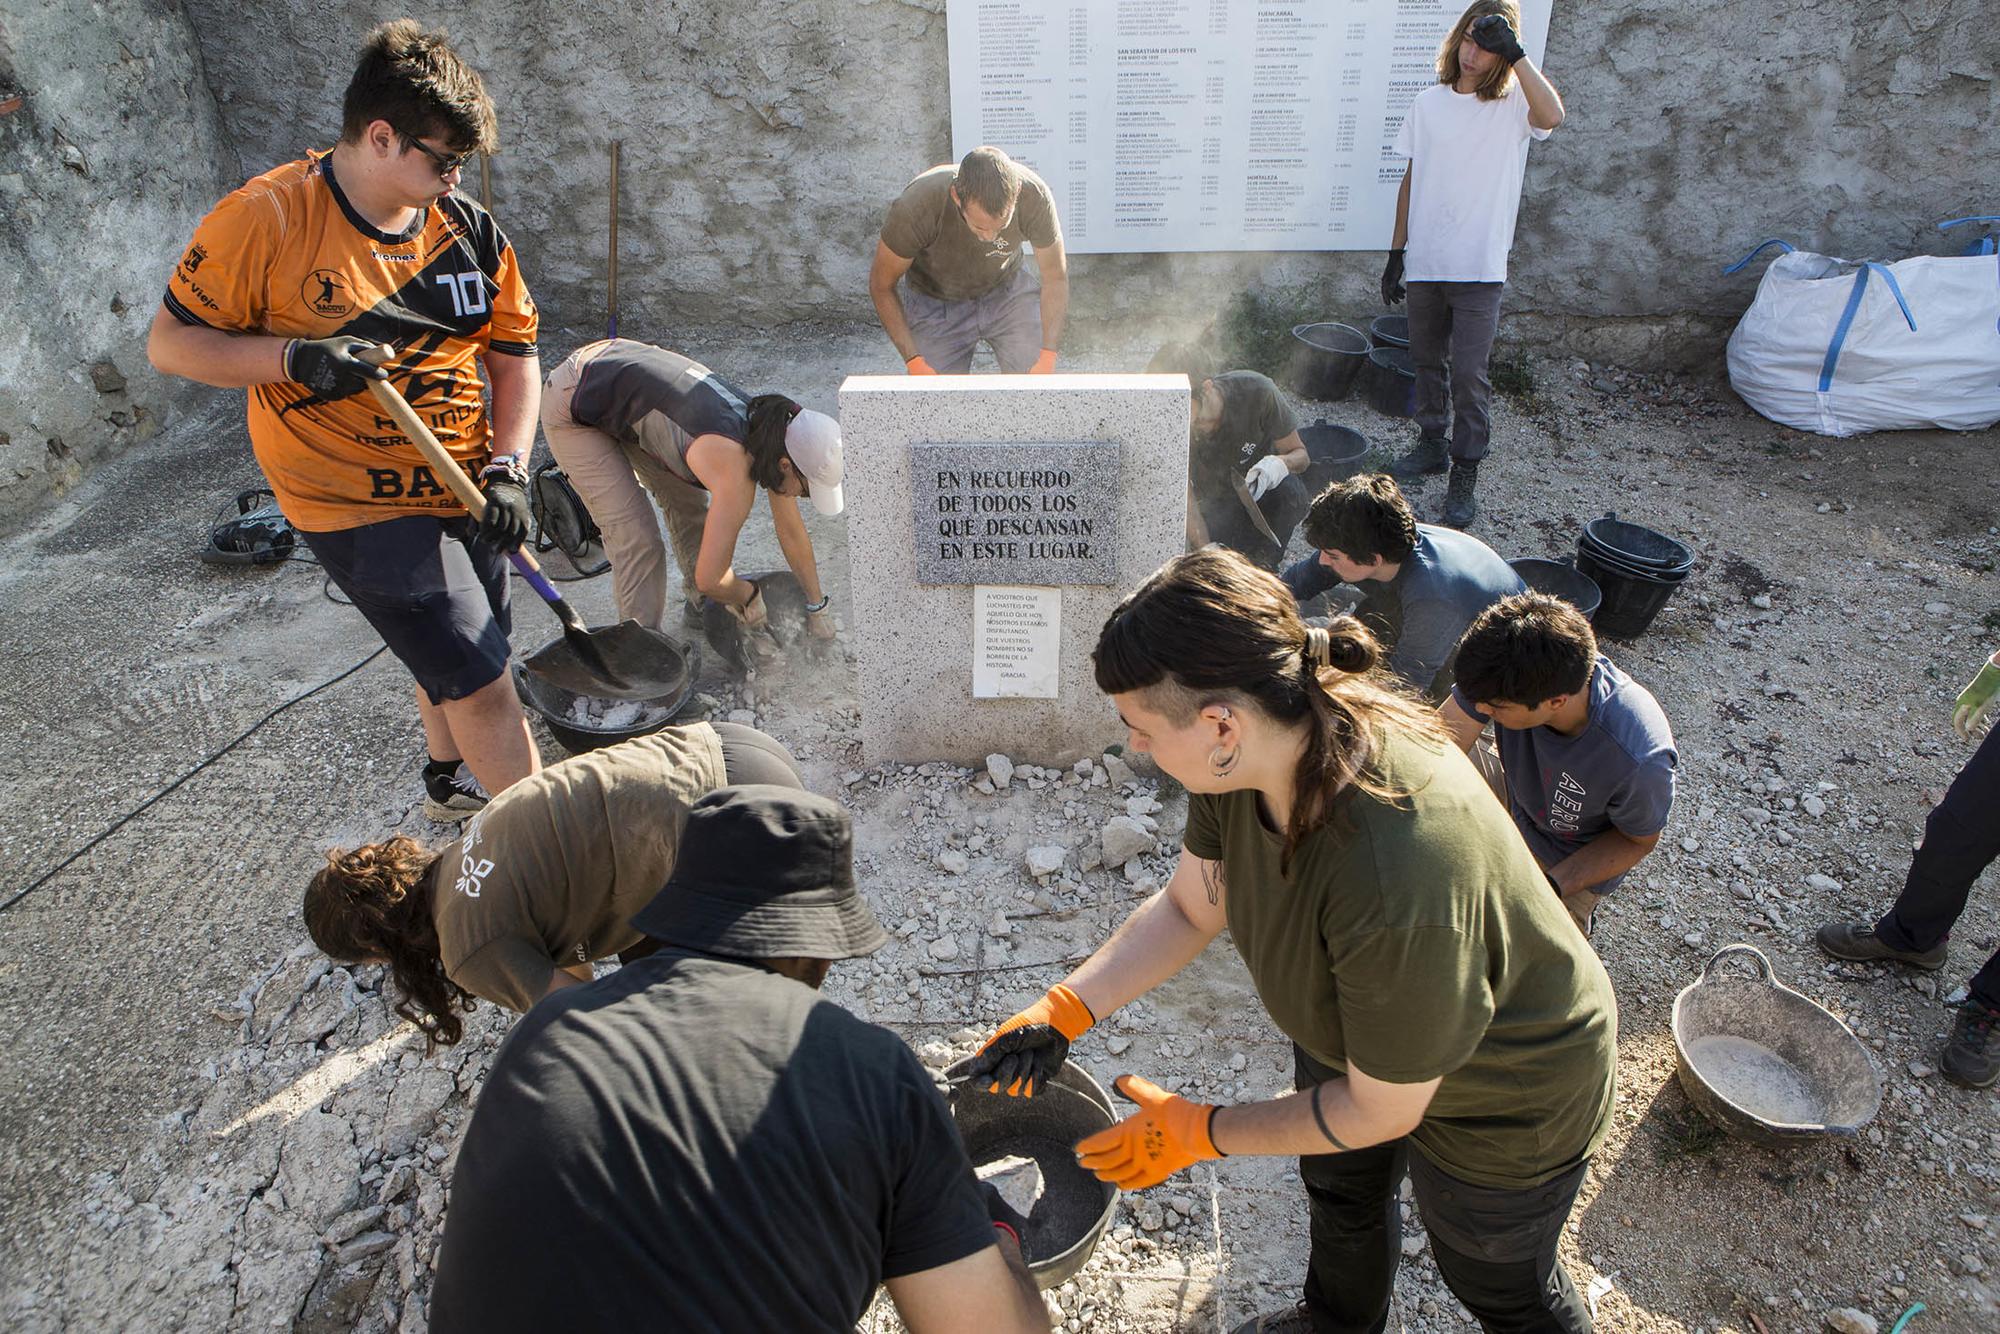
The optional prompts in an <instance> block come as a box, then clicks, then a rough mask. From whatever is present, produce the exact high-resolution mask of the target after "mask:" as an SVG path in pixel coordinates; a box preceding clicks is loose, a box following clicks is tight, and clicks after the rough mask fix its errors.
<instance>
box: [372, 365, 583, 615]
mask: <svg viewBox="0 0 2000 1334" xmlns="http://www.w3.org/2000/svg"><path fill="white" fill-rule="evenodd" d="M362 359H363V360H364V361H373V360H375V358H373V357H363V358H362ZM377 364H378V365H379V364H380V363H379V362H377ZM368 392H369V393H371V394H373V395H375V401H376V402H377V403H380V404H381V405H382V406H383V408H384V409H386V410H387V411H388V413H389V415H390V416H391V417H394V418H395V419H396V425H398V426H400V427H402V428H403V434H404V435H407V436H408V437H410V443H412V444H414V445H415V446H416V447H417V451H418V452H419V453H421V454H422V455H423V456H424V458H425V459H426V460H427V461H428V462H429V463H430V465H431V467H432V468H433V469H435V470H436V472H437V475H438V477H439V478H440V479H441V480H442V481H443V482H444V484H445V485H446V486H448V487H450V488H451V491H452V494H453V495H455V496H457V497H458V498H459V500H460V501H461V502H462V503H463V504H464V505H465V508H466V510H467V511H468V512H469V513H471V515H472V517H473V518H474V519H479V518H482V517H484V515H485V514H486V497H485V496H483V495H481V494H480V493H479V487H478V484H477V483H475V482H474V481H473V480H472V479H471V478H470V477H468V476H466V475H465V469H463V468H461V467H459V466H458V460H457V459H454V458H453V457H452V456H451V455H450V454H449V453H448V452H446V450H445V447H444V446H443V445H441V444H439V443H438V438H437V437H436V436H435V435H432V434H431V428H430V427H428V426H426V425H424V419H423V418H422V417H419V416H418V415H417V411H416V409H415V408H413V407H411V406H410V402H409V400H408V399H406V398H404V397H403V396H402V394H401V393H399V392H398V391H397V389H396V386H394V385H392V384H390V383H389V382H388V381H387V380H370V381H369V382H368ZM507 559H508V560H510V561H512V562H514V568H515V569H517V570H519V571H520V572H521V577H522V578H523V579H526V580H527V581H528V585H529V586H530V587H531V588H533V589H534V590H535V592H537V593H539V594H541V596H542V599H543V601H545V602H547V603H548V604H549V605H550V606H552V607H557V608H561V607H565V606H567V605H568V604H567V603H565V602H564V601H563V596H562V594H561V593H558V592H557V591H556V586H555V585H554V584H552V583H550V582H549V581H548V577H547V576H546V575H544V574H543V573H542V567H541V565H540V563H539V562H537V561H536V560H535V557H534V553H532V552H530V551H529V550H528V549H527V548H526V547H521V548H519V549H518V550H515V551H511V552H509V553H508V554H507ZM570 615H572V616H573V615H575V613H574V612H571V613H570ZM563 623H564V624H565V625H567V624H568V623H569V618H568V617H564V618H563Z"/></svg>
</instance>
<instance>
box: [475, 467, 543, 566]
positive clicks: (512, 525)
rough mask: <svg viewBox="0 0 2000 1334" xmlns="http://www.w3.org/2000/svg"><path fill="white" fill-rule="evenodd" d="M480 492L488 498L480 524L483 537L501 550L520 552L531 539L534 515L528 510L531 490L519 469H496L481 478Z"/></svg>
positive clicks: (480, 532) (481, 536)
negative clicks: (529, 537) (523, 545)
mask: <svg viewBox="0 0 2000 1334" xmlns="http://www.w3.org/2000/svg"><path fill="white" fill-rule="evenodd" d="M479 492H480V494H481V495H483V496H485V497H486V514H485V516H484V517H483V518H481V519H480V521H479V536H480V538H481V539H482V540H484V541H485V542H487V543H488V544H489V545H491V546H493V547H495V548H497V549H498V550H501V551H508V552H512V551H519V550H520V549H521V543H523V542H525V541H527V540H528V525H529V523H530V522H531V521H532V519H533V515H532V513H531V512H530V510H529V508H528V487H527V482H526V479H525V478H523V477H522V476H521V475H520V469H519V468H518V467H516V468H513V469H508V470H506V471H501V470H498V469H496V470H494V471H492V472H488V473H487V474H485V475H484V476H482V477H481V478H480V479H479Z"/></svg>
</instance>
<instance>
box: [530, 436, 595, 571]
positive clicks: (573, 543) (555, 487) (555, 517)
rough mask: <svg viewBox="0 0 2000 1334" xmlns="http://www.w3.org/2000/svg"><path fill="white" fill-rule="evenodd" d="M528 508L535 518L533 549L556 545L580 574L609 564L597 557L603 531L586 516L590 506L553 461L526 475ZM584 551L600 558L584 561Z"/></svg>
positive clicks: (537, 549) (539, 549)
mask: <svg viewBox="0 0 2000 1334" xmlns="http://www.w3.org/2000/svg"><path fill="white" fill-rule="evenodd" d="M528 509H529V511H530V513H532V514H533V515H534V519H535V550H536V551H548V550H549V549H551V548H556V549H559V550H560V551H561V552H562V553H563V554H564V555H565V556H568V557H569V558H570V563H571V564H573V565H575V566H576V569H577V573H578V574H582V575H595V574H602V573H604V571H606V570H608V569H610V568H611V562H610V561H609V560H605V559H602V558H601V557H602V553H603V550H604V541H603V539H604V534H603V533H602V532H600V531H599V529H598V527H597V521H596V520H595V519H593V518H591V517H590V509H589V507H588V506H586V505H585V504H584V503H583V497H582V496H579V495H578V494H577V493H576V487H575V486H574V485H572V484H571V482H570V480H569V475H568V474H567V473H565V472H564V471H563V470H562V469H561V468H559V467H557V466H556V465H555V464H554V463H553V462H549V463H544V464H543V465H542V466H541V467H539V468H537V469H535V471H534V475H533V476H532V477H531V478H530V479H529V485H528ZM586 553H589V554H591V555H596V556H598V557H600V559H598V560H597V561H596V562H595V563H594V564H591V565H585V564H584V563H583V559H584V557H585V555H586Z"/></svg>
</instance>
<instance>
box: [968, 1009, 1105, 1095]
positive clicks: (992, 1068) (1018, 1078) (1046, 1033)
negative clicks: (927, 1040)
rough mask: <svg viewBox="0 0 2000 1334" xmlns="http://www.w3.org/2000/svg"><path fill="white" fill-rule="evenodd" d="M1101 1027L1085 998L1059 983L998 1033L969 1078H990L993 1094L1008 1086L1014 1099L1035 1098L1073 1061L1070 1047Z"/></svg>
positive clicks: (973, 1065) (981, 1051) (982, 1051)
mask: <svg viewBox="0 0 2000 1334" xmlns="http://www.w3.org/2000/svg"><path fill="white" fill-rule="evenodd" d="M1096 1022H1097V1016H1096V1015H1094V1014H1092V1013H1091V1012H1090V1007H1089V1006H1088V1005H1085V1004H1084V1003H1083V998H1082V997H1081V996H1078V995H1077V994H1076V993H1075V992H1074V991H1071V990H1070V989H1069V988H1068V987H1066V986H1064V985H1063V984H1062V983H1060V982H1058V983H1056V984H1055V985H1054V986H1052V987H1050V988H1049V993H1048V995H1046V996H1044V997H1042V998H1041V999H1040V1000H1038V1001H1036V1002H1035V1003H1034V1004H1033V1005H1030V1006H1029V1007H1028V1008H1027V1009H1025V1010H1023V1011H1021V1012H1020V1013H1019V1014H1017V1015H1015V1016H1014V1017H1013V1018H1012V1019H1009V1020H1008V1021H1007V1022H1006V1023H1004V1024H1002V1025H1000V1027H998V1028H996V1029H994V1030H993V1036H992V1037H990V1038H988V1039H986V1045H985V1046H983V1047H981V1048H980V1049H979V1051H978V1054H976V1055H975V1056H974V1057H973V1058H972V1063H971V1064H970V1065H968V1066H967V1067H966V1077H967V1078H968V1079H990V1080H991V1082H990V1083H988V1084H987V1086H986V1091H987V1092H988V1093H998V1092H1000V1091H1001V1089H1002V1088H1003V1087H1004V1088H1005V1089H1006V1092H1007V1096H1008V1097H1010V1098H1020V1097H1027V1098H1032V1097H1034V1096H1035V1091H1036V1090H1037V1089H1039V1088H1041V1086H1042V1085H1043V1083H1045V1082H1046V1081H1048V1080H1050V1079H1053V1078H1055V1074H1056V1071H1058V1070H1060V1069H1062V1067H1063V1062H1064V1061H1066V1060H1068V1059H1069V1044H1070V1043H1071V1042H1073V1041H1075V1040H1076V1039H1077V1038H1080V1037H1082V1036H1083V1035H1084V1034H1085V1033H1088V1032H1089V1031H1090V1026H1091V1025H1092V1024H1094V1023H1096Z"/></svg>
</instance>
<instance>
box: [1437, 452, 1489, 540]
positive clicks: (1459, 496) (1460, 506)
mask: <svg viewBox="0 0 2000 1334" xmlns="http://www.w3.org/2000/svg"><path fill="white" fill-rule="evenodd" d="M1478 482H1479V464H1478V463H1476V462H1473V463H1468V462H1466V461H1464V460H1463V459H1453V460H1452V462H1451V480H1450V481H1449V482H1448V483H1446V485H1445V493H1444V513H1443V514H1442V515H1440V516H1439V517H1440V518H1441V519H1442V520H1443V521H1444V526H1445V527H1447V528H1463V527H1465V525H1467V524H1469V523H1471V522H1472V521H1473V519H1475V518H1477V517H1478V515H1479V502H1478V501H1476V500H1474V499H1473V498H1472V488H1473V487H1474V486H1475V485H1477V484H1478Z"/></svg>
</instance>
